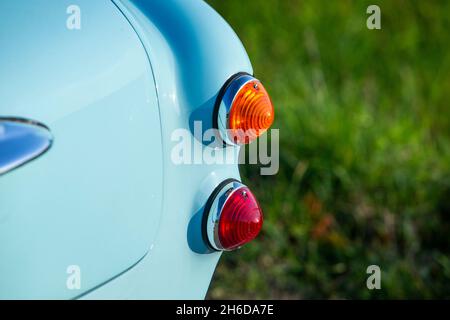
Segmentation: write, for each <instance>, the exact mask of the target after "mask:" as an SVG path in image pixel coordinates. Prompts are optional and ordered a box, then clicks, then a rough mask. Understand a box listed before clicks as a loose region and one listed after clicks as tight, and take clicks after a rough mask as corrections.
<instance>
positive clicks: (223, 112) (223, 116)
mask: <svg viewBox="0 0 450 320" xmlns="http://www.w3.org/2000/svg"><path fill="white" fill-rule="evenodd" d="M250 81H258V82H259V80H257V79H256V78H254V77H252V76H250V75H248V74H239V75H238V76H237V77H236V78H235V79H233V80H232V81H231V82H230V84H229V85H228V87H227V88H226V89H225V91H224V93H223V95H222V97H219V99H220V98H221V101H220V104H219V110H218V112H217V129H218V130H219V134H220V138H221V139H222V141H223V142H225V143H226V144H227V145H231V146H235V145H238V144H237V143H235V142H234V141H233V139H232V137H230V135H229V132H228V129H229V125H228V120H229V116H230V110H231V107H232V106H233V102H234V99H235V97H236V94H237V93H238V92H239V90H240V89H241V88H242V87H243V86H245V85H246V84H247V83H248V82H250Z"/></svg>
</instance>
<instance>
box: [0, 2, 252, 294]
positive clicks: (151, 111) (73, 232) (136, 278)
mask: <svg viewBox="0 0 450 320" xmlns="http://www.w3.org/2000/svg"><path fill="white" fill-rule="evenodd" d="M71 5H77V6H78V7H79V8H80V14H81V16H80V17H81V20H80V21H81V25H80V26H81V28H80V29H73V30H71V29H69V28H68V27H67V25H66V23H67V19H68V18H69V16H70V12H68V11H67V8H68V7H69V6H71ZM238 72H247V73H250V74H251V73H252V67H251V64H250V61H249V59H248V56H247V54H246V52H245V50H244V48H243V46H242V44H241V42H240V41H239V39H238V37H237V36H236V35H235V33H234V32H233V31H232V29H231V28H230V27H229V26H228V24H227V23H226V22H225V21H224V20H223V19H222V18H221V17H220V16H219V15H218V14H217V13H216V12H214V10H212V9H211V8H210V7H209V6H208V5H207V4H205V3H204V2H202V1H199V0H170V1H168V0H147V1H145V0H113V1H111V0H59V1H55V0H34V1H29V0H5V1H1V2H0V98H1V100H0V118H1V117H18V118H26V119H32V120H35V121H39V122H41V123H43V124H45V125H46V126H48V128H49V129H50V131H51V135H52V139H53V144H52V146H51V148H50V149H49V150H48V151H47V152H46V153H44V154H43V155H41V156H40V157H38V158H36V159H34V160H33V161H30V162H28V163H27V164H25V165H23V166H20V167H19V168H16V169H14V170H12V171H10V172H7V173H5V174H3V175H0V299H42V298H50V299H74V298H82V299H121V298H125V299H166V298H172V299H202V298H204V297H205V295H206V292H207V289H208V286H209V283H210V281H211V277H212V275H213V272H214V269H215V267H216V264H217V262H218V260H219V257H220V253H219V252H210V251H209V250H208V249H207V247H206V245H205V244H204V242H203V240H202V230H201V220H202V215H203V208H204V205H205V203H206V201H207V199H208V197H209V196H210V195H211V193H212V192H213V190H214V189H215V188H216V187H217V186H218V185H219V184H220V183H221V182H222V181H224V180H226V179H229V178H235V179H240V176H239V171H238V165H237V163H234V164H229V165H220V164H213V165H204V164H191V165H177V164H175V163H173V161H172V159H171V152H172V150H173V147H174V145H175V144H176V142H175V141H173V139H172V134H173V132H174V131H175V130H176V129H180V128H181V129H185V130H190V131H193V127H194V122H195V121H203V127H204V129H206V128H208V127H210V126H211V119H212V112H213V107H214V103H215V100H216V97H217V94H218V92H219V90H220V88H221V87H222V86H223V85H224V83H225V82H226V80H227V79H228V78H230V77H231V76H232V75H234V74H236V73H238ZM193 141H194V142H193V144H194V146H193V147H194V148H199V149H200V150H205V149H206V148H211V147H210V146H207V145H206V144H204V143H202V142H201V141H198V140H197V139H193ZM236 151H238V150H237V149H236ZM1 156H2V150H1V145H0V157H1ZM73 266H76V267H77V268H79V271H80V284H81V286H80V288H73V287H71V286H70V285H68V281H69V279H70V276H71V270H73V269H71V268H72V267H73Z"/></svg>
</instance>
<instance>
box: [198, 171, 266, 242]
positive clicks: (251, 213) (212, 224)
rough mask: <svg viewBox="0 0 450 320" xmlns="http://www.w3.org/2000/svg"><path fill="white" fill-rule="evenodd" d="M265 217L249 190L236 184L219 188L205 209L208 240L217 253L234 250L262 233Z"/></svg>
mask: <svg viewBox="0 0 450 320" xmlns="http://www.w3.org/2000/svg"><path fill="white" fill-rule="evenodd" d="M262 224H263V213H262V211H261V208H260V206H259V204H258V201H257V200H256V198H255V196H254V195H253V194H252V192H251V191H250V190H249V188H248V187H246V186H245V185H243V184H242V183H240V182H238V181H236V180H228V181H225V182H223V183H222V184H221V185H219V186H218V187H217V188H216V190H215V191H214V192H213V194H212V195H211V197H210V198H209V200H208V203H207V204H206V206H205V214H204V232H205V234H204V238H205V240H206V243H207V244H208V245H209V246H210V247H211V248H212V249H214V250H234V249H237V248H239V247H241V246H242V245H244V244H246V243H248V242H250V241H251V240H253V239H254V238H255V237H256V236H257V235H258V233H259V231H260V230H261V227H262Z"/></svg>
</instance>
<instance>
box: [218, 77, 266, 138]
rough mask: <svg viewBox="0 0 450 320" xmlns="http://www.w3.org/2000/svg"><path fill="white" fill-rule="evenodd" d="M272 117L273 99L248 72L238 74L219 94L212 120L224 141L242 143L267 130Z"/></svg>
mask: <svg viewBox="0 0 450 320" xmlns="http://www.w3.org/2000/svg"><path fill="white" fill-rule="evenodd" d="M274 117H275V114H274V109H273V104H272V101H271V99H270V97H269V94H268V93H267V91H266V89H265V88H264V86H263V85H262V83H261V82H260V81H259V80H257V79H255V78H254V77H252V76H250V75H248V74H238V75H237V76H235V77H233V78H232V79H231V80H230V81H228V82H227V83H226V84H225V86H224V88H222V90H221V92H220V93H219V96H218V101H217V104H216V110H215V114H214V119H213V120H214V123H215V126H216V128H217V129H218V130H219V133H220V137H221V139H222V140H223V141H224V142H225V143H226V144H230V145H234V144H238V145H242V144H247V143H250V142H252V141H253V140H255V139H256V138H258V137H259V136H260V135H262V134H263V133H264V132H266V131H267V129H269V128H270V126H271V125H272V123H273V120H274Z"/></svg>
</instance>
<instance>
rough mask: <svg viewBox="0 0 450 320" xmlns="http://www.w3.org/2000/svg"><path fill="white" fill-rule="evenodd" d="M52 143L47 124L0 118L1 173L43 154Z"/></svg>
mask: <svg viewBox="0 0 450 320" xmlns="http://www.w3.org/2000/svg"><path fill="white" fill-rule="evenodd" d="M51 144H52V135H51V133H50V131H49V130H48V129H47V128H46V127H45V126H43V125H41V124H37V123H34V122H30V121H25V120H22V119H2V118H0V175H2V174H4V173H6V172H8V171H10V170H12V169H14V168H17V167H18V166H21V165H22V164H24V163H26V162H28V161H30V160H33V159H34V158H36V157H38V156H39V155H41V154H43V153H44V152H45V151H47V150H48V148H50V146H51Z"/></svg>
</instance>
